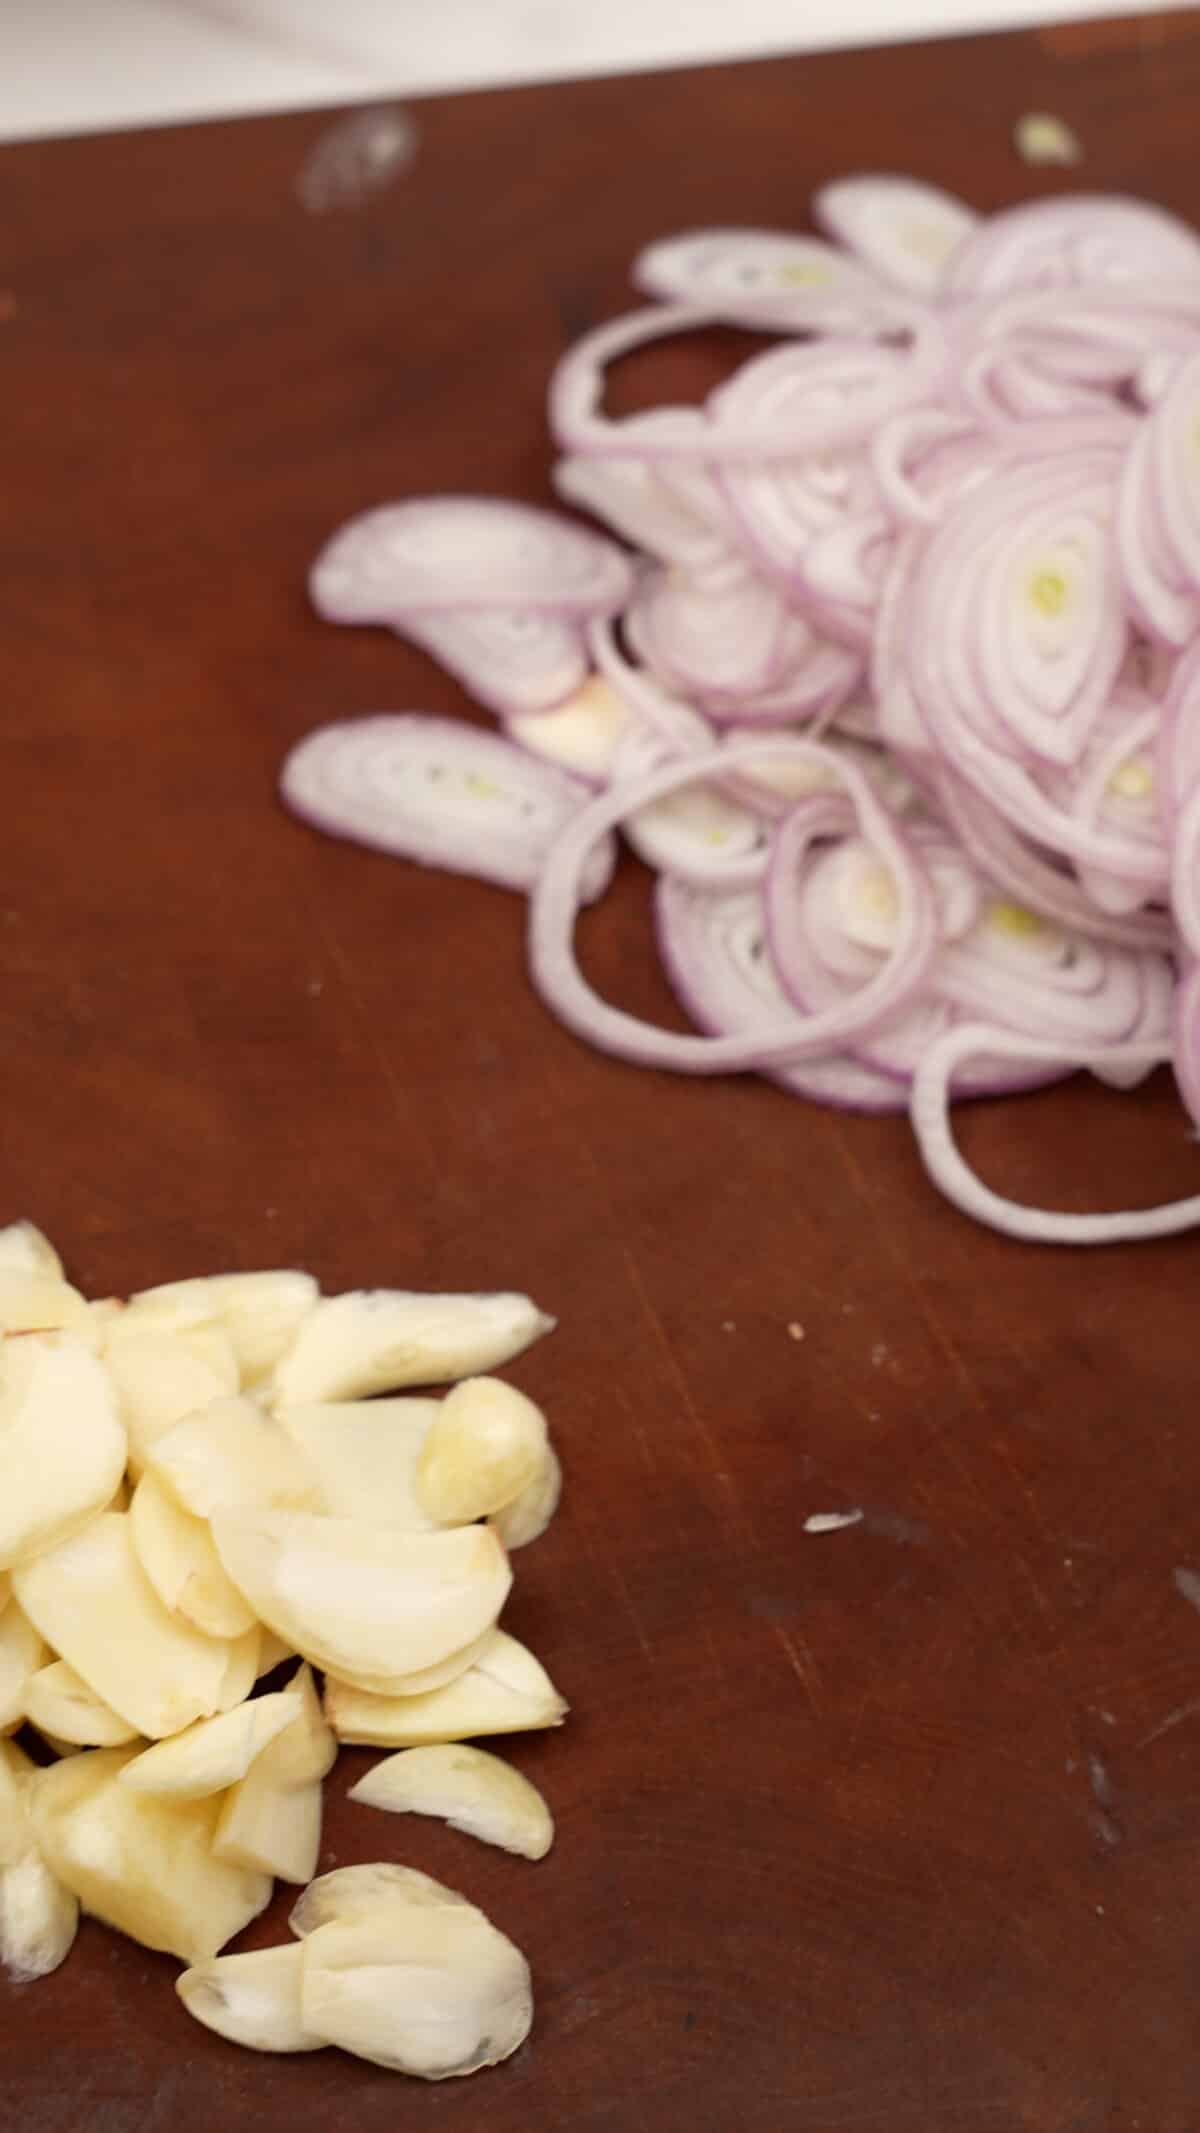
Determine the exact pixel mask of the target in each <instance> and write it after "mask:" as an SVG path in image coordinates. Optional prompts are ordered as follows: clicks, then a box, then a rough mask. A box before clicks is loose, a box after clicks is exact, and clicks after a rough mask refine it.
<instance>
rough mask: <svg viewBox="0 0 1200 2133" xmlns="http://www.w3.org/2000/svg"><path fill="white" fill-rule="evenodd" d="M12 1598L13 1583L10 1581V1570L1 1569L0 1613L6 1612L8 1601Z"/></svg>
mask: <svg viewBox="0 0 1200 2133" xmlns="http://www.w3.org/2000/svg"><path fill="white" fill-rule="evenodd" d="M11 1598H12V1584H11V1582H10V1579H9V1575H8V1572H7V1570H0V1615H2V1614H3V1613H4V1610H5V1608H6V1607H7V1606H8V1603H9V1601H10V1600H11Z"/></svg>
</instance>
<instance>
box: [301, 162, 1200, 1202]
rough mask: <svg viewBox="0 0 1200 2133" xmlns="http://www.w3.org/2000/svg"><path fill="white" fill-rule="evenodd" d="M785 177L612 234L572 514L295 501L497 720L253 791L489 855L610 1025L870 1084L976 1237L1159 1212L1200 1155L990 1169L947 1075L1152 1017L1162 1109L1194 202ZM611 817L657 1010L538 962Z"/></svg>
mask: <svg viewBox="0 0 1200 2133" xmlns="http://www.w3.org/2000/svg"><path fill="white" fill-rule="evenodd" d="M813 212H814V217H815V220H816V222H817V224H818V226H819V227H820V228H821V229H823V230H824V232H825V233H826V234H825V235H824V236H820V237H818V236H814V235H811V234H802V233H790V232H786V231H776V230H748V229H721V228H716V229H707V230H699V231H688V232H683V233H681V234H678V235H674V236H668V237H665V238H662V239H660V240H658V241H657V242H655V243H653V244H651V245H649V246H648V247H647V248H646V249H645V250H644V251H643V252H642V253H641V255H640V256H639V257H638V259H637V260H636V261H635V263H634V268H633V279H634V281H635V283H636V285H637V287H638V289H639V290H640V291H641V292H642V294H643V296H644V297H645V298H646V299H647V301H646V302H645V303H644V304H643V305H642V307H641V308H640V309H638V310H635V311H633V312H631V313H630V314H629V315H627V316H626V317H623V318H620V319H617V320H615V321H610V322H607V323H605V324H603V325H601V326H600V327H598V328H596V329H595V330H594V331H592V332H590V333H588V334H586V335H584V337H583V338H582V340H580V341H579V342H577V343H576V344H575V346H574V347H573V348H571V349H570V350H569V351H568V353H567V354H566V355H565V356H564V358H563V360H562V361H561V363H560V364H559V365H558V368H557V370H556V372H555V374H554V377H553V379H552V380H551V383H550V391H549V415H550V425H551V430H552V433H553V436H554V439H555V442H556V444H557V446H558V449H559V452H560V454H561V456H560V457H559V459H558V461H557V464H556V466H555V469H554V478H555V484H556V487H557V489H558V491H559V494H560V495H561V497H562V498H563V500H564V502H565V503H567V504H568V505H570V506H572V507H574V509H575V510H576V511H577V512H579V513H585V514H587V515H588V519H589V520H590V521H594V522H599V526H603V528H604V529H606V530H604V531H601V530H599V526H598V525H596V524H594V523H585V522H584V520H583V518H582V517H572V518H568V517H566V516H564V515H561V514H556V513H553V512H548V511H545V510H541V509H534V508H533V507H531V506H528V505H522V504H516V503H511V504H510V503H504V502H502V501H500V500H498V499H496V498H492V497H472V496H470V495H460V496H442V497H425V498H414V499H412V500H409V501H401V502H396V503H391V504H386V505H382V506H377V507H375V508H373V509H371V510H368V511H367V512H365V513H364V514H363V515H362V516H360V517H358V518H356V519H353V520H352V521H351V522H350V523H349V524H348V525H346V526H343V527H342V528H341V529H340V531H338V532H336V533H335V534H334V535H333V537H332V538H331V540H330V541H329V542H328V543H327V545H326V547H325V548H324V549H323V551H322V553H321V554H320V556H319V557H318V558H317V561H316V564H315V566H314V569H313V574H312V596H313V600H314V602H315V605H316V607H317V609H318V611H319V612H320V613H321V614H322V615H324V616H326V617H327V618H328V619H329V620H331V621H335V622H341V623H349V622H355V623H375V624H381V625H383V626H385V627H388V628H391V629H393V630H395V631H397V632H399V633H400V634H401V635H403V636H405V637H408V638H410V639H411V640H412V641H413V642H415V643H416V644H418V645H420V646H422V647H423V648H424V649H426V650H427V651H430V652H431V653H433V655H434V656H435V657H436V658H438V659H439V660H440V661H441V662H442V664H443V665H444V666H445V667H447V668H448V669H449V671H450V672H451V673H452V674H454V675H455V676H457V678H458V679H459V680H460V681H462V682H463V683H464V685H465V686H466V687H467V688H468V689H469V690H470V691H471V693H472V694H473V695H474V697H475V699H476V700H477V701H478V702H479V703H480V704H481V705H483V706H484V707H485V708H486V709H488V710H489V711H491V712H493V713H494V714H495V715H496V717H497V719H498V721H499V728H500V730H499V732H498V733H495V734H490V733H486V732H481V731H480V730H479V729H478V728H477V727H474V726H472V725H468V724H466V723H462V722H456V721H454V720H447V719H431V718H424V717H418V716H415V715H403V714H387V715H376V716H373V717H370V718H363V719H354V718H351V719H346V720H340V721H337V722H335V723H333V724H331V725H328V726H325V727H322V728H320V729H318V731H317V732H316V733H314V734H310V735H309V736H308V737H307V738H306V739H304V740H302V741H301V742H300V743H299V745H298V746H297V747H296V748H295V749H294V750H293V751H292V753H291V755H290V756H289V758H288V760H287V762H286V764H285V766H284V769H283V775H282V784H281V790H282V795H283V798H284V801H285V803H286V804H287V805H289V806H290V807H291V808H292V809H293V810H294V811H295V812H296V813H297V814H299V815H300V816H302V817H304V818H305V819H307V820H308V821H310V822H312V823H313V824H315V825H316V826H317V827H319V828H322V829H326V830H330V831H332V832H333V833H334V834H336V835H338V836H342V837H349V838H352V839H358V840H360V841H362V842H364V843H367V844H371V845H375V846H377V847H382V848H383V849H385V850H387V851H390V852H394V853H396V854H398V855H400V856H404V857H407V858H410V859H415V860H417V861H420V862H421V863H423V864H426V865H433V866H444V867H449V868H453V869H457V870H459V871H465V872H469V873H474V874H477V875H479V876H481V877H482V878H483V879H485V880H489V881H493V882H500V883H503V884H505V885H506V886H509V887H512V888H516V889H519V890H521V891H522V892H523V893H525V894H527V895H528V897H529V964H530V972H531V976H532V980H533V983H534V986H535V987H536V989H537V991H538V993H539V994H540V996H541V997H542V999H543V1000H544V1001H545V1002H546V1004H547V1005H548V1006H549V1007H550V1008H551V1009H552V1010H553V1012H554V1013H556V1014H557V1015H558V1016H559V1017H560V1018H561V1019H562V1020H563V1021H564V1022H566V1023H567V1024H568V1025H569V1026H570V1027H571V1028H572V1029H573V1030H574V1031H575V1032H576V1033H577V1034H578V1035H579V1036H581V1037H582V1038H584V1039H585V1040H587V1041H589V1042H591V1043H592V1044H594V1045H597V1046H598V1047H599V1048H600V1049H602V1050H604V1051H606V1052H609V1053H611V1054H612V1055H613V1056H614V1057H616V1058H620V1059H624V1060H627V1061H630V1062H632V1063H635V1064H639V1065H642V1066H648V1067H658V1068H667V1069H672V1068H673V1069H678V1070H680V1071H683V1072H692V1073H725V1072H728V1071H731V1070H738V1071H743V1070H744V1071H757V1072H759V1073H762V1074H765V1075H767V1076H769V1077H770V1078H771V1079H772V1080H773V1081H774V1082H776V1083H777V1084H779V1085H780V1086H781V1087H782V1088H784V1089H788V1090H790V1091H792V1092H793V1093H795V1094H797V1095H800V1096H806V1097H810V1098H815V1099H816V1100H818V1101H823V1102H827V1103H832V1104H842V1105H846V1106H849V1107H851V1108H857V1109H862V1110H903V1109H906V1108H907V1109H908V1110H909V1111H910V1113H911V1117H912V1121H913V1125H914V1128H915V1131H916V1135H917V1140H918V1144H919V1146H920V1149H921V1153H922V1156H923V1158H924V1161H925V1164H926V1167H927V1169H928V1171H929V1174H930V1176H931V1177H932V1179H933V1180H934V1181H935V1183H936V1184H937V1185H938V1186H939V1187H940V1188H941V1190H942V1191H943V1192H945V1193H946V1194H947V1196H948V1197H949V1198H950V1199H951V1200H952V1201H953V1202H955V1204H956V1205H957V1206H959V1207H960V1208H962V1209H963V1210H964V1211H965V1212H967V1213H969V1214H971V1215H973V1216H975V1217H976V1218H977V1219H978V1220H980V1221H982V1222H985V1223H988V1224H990V1225H991V1226H992V1227H994V1228H996V1229H998V1230H1002V1231H1005V1232H1007V1233H1008V1234H1010V1235H1013V1236H1017V1237H1024V1238H1027V1239H1032V1240H1037V1241H1041V1242H1047V1243H1077V1244H1098V1243H1103V1242H1108V1241H1112V1240H1115V1239H1133V1238H1138V1237H1149V1236H1161V1235H1164V1234H1168V1233H1170V1232H1172V1231H1175V1230H1180V1229H1184V1228H1189V1227H1191V1226H1193V1225H1195V1224H1196V1223H1198V1222H1200V1195H1196V1196H1192V1197H1189V1198H1185V1199H1182V1200H1180V1201H1178V1202H1176V1203H1173V1204H1172V1205H1169V1206H1167V1207H1163V1208H1156V1209H1149V1210H1144V1211H1133V1212H1127V1213H1114V1214H1111V1215H1087V1216H1083V1215H1065V1214H1056V1213H1052V1212H1050V1211H1043V1210H1041V1209H1033V1208H1025V1207H1019V1206H1016V1205H1014V1204H1013V1203H1011V1202H1009V1201H1007V1200H1005V1199H1004V1198H1002V1197H1001V1195H999V1194H998V1193H995V1192H992V1191H991V1190H990V1189H989V1188H988V1187H986V1186H984V1185H983V1184H982V1183H981V1182H980V1181H979V1180H978V1179H977V1178H976V1177H974V1175H973V1174H972V1172H971V1171H970V1169H969V1167H968V1165H967V1164H966V1162H965V1161H964V1160H963V1159H962V1157H961V1156H960V1155H959V1154H958V1152H957V1150H956V1148H955V1146H954V1143H953V1140H952V1137H951V1132H950V1124H949V1114H950V1106H951V1104H952V1103H953V1102H954V1101H956V1100H958V1099H961V1098H965V1097H972V1096H981V1095H988V1094H1001V1093H1005V1092H1008V1091H1015V1090H1021V1089H1028V1088H1032V1087H1036V1086H1038V1085H1040V1084H1043V1083H1046V1082H1049V1081H1053V1080H1056V1079H1060V1078H1062V1077H1063V1076H1065V1075H1068V1074H1070V1073H1072V1072H1073V1071H1075V1070H1077V1069H1084V1070H1086V1071H1090V1072H1091V1073H1093V1074H1094V1075H1096V1076H1098V1077H1099V1078H1100V1079H1101V1080H1103V1081H1105V1082H1109V1083H1111V1084H1112V1085H1113V1086H1115V1087H1117V1088H1129V1087H1133V1086H1134V1085H1135V1084H1136V1083H1138V1082H1139V1081H1140V1080H1142V1079H1143V1078H1144V1077H1145V1076H1146V1075H1147V1074H1148V1073H1149V1072H1150V1071H1151V1070H1152V1069H1153V1068H1154V1067H1155V1066H1156V1065H1159V1064H1161V1063H1166V1062H1169V1063H1171V1064H1172V1066H1173V1068H1174V1072H1175V1078H1176V1081H1177V1083H1178V1086H1179V1090H1180V1094H1181V1096H1182V1098H1183V1102H1184V1104H1185V1105H1186V1107H1187V1110H1188V1111H1189V1112H1190V1114H1191V1117H1192V1119H1193V1120H1194V1121H1196V1122H1198V1123H1200V237H1198V236H1197V235H1196V233H1195V232H1194V231H1193V230H1191V229H1190V228H1188V227H1187V226H1186V225H1185V224H1183V223H1182V222H1180V221H1178V220H1177V219H1176V218H1175V217H1174V216H1173V215H1171V214H1168V213H1167V212H1165V211H1164V210H1163V209H1161V208H1159V207H1157V206H1154V205H1153V204H1151V203H1149V202H1146V201H1141V200H1136V199H1129V198H1124V197H1106V196H1093V195H1089V194H1084V193H1074V194H1065V195H1056V196H1054V197H1052V198H1045V199H1041V200H1035V201H1033V202H1030V203H1027V204H1023V205H1018V206H1014V207H1010V208H1007V209H1005V210H1003V211H1001V212H999V213H996V214H992V215H986V216H985V215H980V214H977V213H976V212H975V211H974V210H973V209H972V208H971V207H970V206H968V205H967V204H966V203H965V202H963V201H960V200H957V199H953V198H951V197H950V196H949V195H948V194H946V193H944V192H942V191H940V190H938V189H937V188H936V187H934V186H931V185H928V184H926V183H923V182H922V181H920V180H917V179H912V178H902V177H848V178H842V179H838V180H835V181H834V182H832V183H830V184H828V185H826V186H825V187H824V188H823V189H822V190H821V191H820V192H819V193H818V194H817V196H816V199H815V201H814V203H813ZM719 327H725V328H728V327H738V328H743V329H748V330H750V331H753V332H754V333H756V334H758V335H760V336H770V337H771V345H769V346H768V347H767V348H766V349H765V350H764V351H763V352H756V353H754V354H751V355H750V356H748V357H747V358H746V359H745V360H744V361H743V362H741V364H740V365H739V366H738V367H737V368H736V369H734V370H733V371H732V372H731V374H730V375H729V376H727V377H725V378H724V379H723V380H722V382H721V383H720V384H719V385H717V386H716V387H715V388H714V389H713V390H712V391H711V392H710V393H709V394H708V396H707V398H706V399H705V400H704V402H703V403H702V404H700V405H695V406H658V407H653V408H648V409H642V410H640V411H638V412H636V413H633V414H629V415H625V416H617V415H614V414H610V413H609V412H608V411H607V409H606V406H605V387H606V379H607V372H608V370H609V368H610V367H611V366H612V365H613V364H615V363H617V362H619V361H622V360H624V359H625V358H627V357H629V356H631V355H633V354H635V353H636V351H637V350H639V349H640V348H642V347H644V346H646V345H648V344H649V343H651V342H653V341H657V340H661V339H664V338H671V337H677V336H681V335H693V334H703V333H705V332H710V331H711V329H714V328H719ZM464 471H469V470H466V469H465V470H464ZM618 834H619V835H620V836H621V837H623V839H624V840H625V842H626V843H627V844H628V845H629V846H630V847H631V848H632V850H633V851H634V852H635V853H636V854H637V855H638V856H639V857H640V858H641V859H642V860H643V861H644V862H645V863H646V864H647V865H648V866H649V867H650V868H651V869H652V870H653V872H654V874H655V876H656V882H655V890H654V911H655V925H656V933H657V940H658V947H659V952H660V955H661V958H662V962H663V966H664V968H665V971H666V974H667V976H668V978H669V980H670V982H671V985H672V987H673V989H674V991H675V992H676V994H677V996H678V998H679V1000H680V1002H681V1004H682V1005H683V1007H684V1008H685V1009H686V1010H687V1012H688V1014H689V1015H690V1017H691V1020H692V1021H693V1023H694V1024H695V1025H696V1028H695V1033H694V1034H679V1033H675V1032H671V1031H667V1030H661V1029H657V1028H654V1027H652V1026H649V1025H647V1024H646V1023H644V1022H642V1021H640V1020H639V1019H638V1018H636V1017H634V1016H632V1015H630V1014H627V1013H625V1012H624V1011H622V1010H620V1009H618V1008H616V1007H614V1006H611V1005H610V1004H608V1003H607V1002H605V1001H603V1000H601V999H600V998H599V997H598V996H597V995H596V993H595V992H594V990H593V989H592V987H591V986H590V984H589V983H588V981H587V979H586V978H585V977H584V975H583V973H582V971H581V969H580V966H579V963H578V961H577V959H576V955H575V948H574V935H575V926H576V920H577V917H578V914H579V911H580V909H581V907H582V906H583V905H584V904H585V903H588V902H591V901H592V900H594V899H595V898H597V897H599V896H602V895H603V892H604V889H605V888H606V886H607V884H608V881H609V878H610V876H611V873H612V869H613V866H614V863H615V853H616V842H615V840H616V837H617V836H618Z"/></svg>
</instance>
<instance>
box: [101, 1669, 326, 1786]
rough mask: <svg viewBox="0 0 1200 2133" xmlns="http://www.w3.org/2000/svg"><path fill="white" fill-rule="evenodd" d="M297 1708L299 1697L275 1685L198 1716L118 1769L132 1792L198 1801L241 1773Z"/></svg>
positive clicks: (235, 1780)
mask: <svg viewBox="0 0 1200 2133" xmlns="http://www.w3.org/2000/svg"><path fill="white" fill-rule="evenodd" d="M302 1709H303V1704H302V1701H301V1698H300V1697H299V1696H296V1695H291V1694H289V1692H288V1691H287V1690H286V1689H281V1690H279V1692H278V1693H277V1694H276V1695H274V1696H256V1697H255V1698H254V1699H253V1700H252V1701H251V1702H249V1703H243V1704H239V1705H238V1706H237V1708H236V1710H233V1711H224V1712H221V1713H220V1714H219V1715H218V1716H217V1717H216V1718H201V1719H199V1720H198V1721H197V1723H196V1724H195V1725H194V1726H188V1727H187V1728H186V1729H185V1731H184V1732H182V1733H176V1734H175V1736H174V1738H173V1739H171V1740H160V1741H156V1742H155V1744H154V1746H153V1747H150V1748H145V1749H143V1751H142V1753H141V1754H140V1755H135V1756H134V1758H133V1761H132V1762H130V1763H126V1765H125V1767H124V1769H123V1770H122V1771H121V1773H120V1783H121V1784H122V1785H126V1786H128V1787H129V1789H130V1790H131V1791H132V1792H150V1793H153V1794H154V1795H155V1796H156V1797H157V1798H159V1799H165V1800H203V1799H207V1798H208V1797H209V1795H210V1794H212V1793H214V1792H225V1791H227V1790H228V1788H229V1786H230V1785H236V1784H237V1783H238V1780H239V1779H240V1778H244V1777H245V1775H246V1772H247V1771H248V1770H249V1768H250V1765H251V1764H252V1763H253V1762H254V1760H255V1758H256V1757H257V1756H260V1755H261V1754H262V1752H263V1750H264V1748H267V1747H269V1746H270V1743H271V1742H272V1741H273V1740H274V1739H275V1738H276V1735H277V1734H280V1733H282V1731H283V1729H284V1727H285V1726H290V1725H291V1723H292V1721H293V1719H296V1718H298V1717H299V1716H300V1714H301V1711H302Z"/></svg>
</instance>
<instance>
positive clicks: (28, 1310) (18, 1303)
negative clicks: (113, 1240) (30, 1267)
mask: <svg viewBox="0 0 1200 2133" xmlns="http://www.w3.org/2000/svg"><path fill="white" fill-rule="evenodd" d="M0 1332H2V1333H6V1334H11V1335H16V1334H26V1333H71V1334H73V1335H74V1337H75V1339H76V1340H77V1341H79V1342H80V1343H81V1345H82V1346H83V1347H85V1348H88V1349H89V1350H90V1349H95V1348H96V1347H97V1346H98V1345H99V1336H98V1334H97V1331H96V1326H95V1322H94V1320H93V1318H92V1313H91V1307H90V1305H89V1303H88V1300H87V1298H86V1296H81V1295H80V1293H79V1290H78V1289H73V1288H72V1287H71V1284H70V1282H69V1281H64V1280H63V1279H62V1276H61V1275H54V1274H20V1273H13V1272H6V1271H5V1270H4V1268H3V1267H0Z"/></svg>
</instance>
